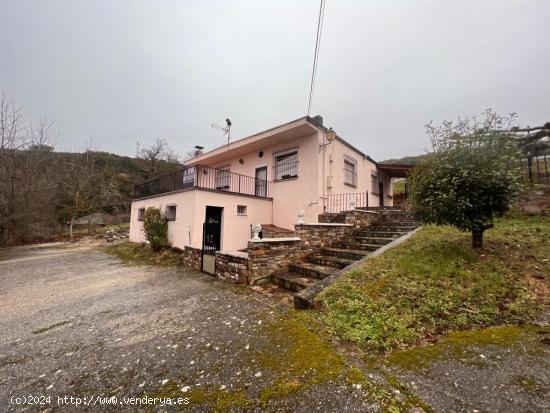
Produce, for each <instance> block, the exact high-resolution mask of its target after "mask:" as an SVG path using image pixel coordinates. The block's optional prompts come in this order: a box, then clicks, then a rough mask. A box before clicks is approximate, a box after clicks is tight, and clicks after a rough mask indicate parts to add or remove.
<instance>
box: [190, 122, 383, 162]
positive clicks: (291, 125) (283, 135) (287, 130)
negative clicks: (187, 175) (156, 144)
mask: <svg viewBox="0 0 550 413" xmlns="http://www.w3.org/2000/svg"><path fill="white" fill-rule="evenodd" d="M319 130H322V131H328V128H327V127H325V126H324V125H323V124H322V123H320V122H319V121H318V120H317V119H316V118H312V117H310V116H303V117H301V118H298V119H295V120H293V121H290V122H287V123H283V124H282V125H279V126H275V127H273V128H270V129H266V130H265V131H262V132H259V133H256V134H254V135H251V136H248V137H245V138H241V139H238V140H236V141H233V142H231V143H229V145H223V146H220V147H218V148H215V149H212V150H210V151H208V152H206V153H204V154H202V155H199V156H196V157H194V158H192V159H189V160H187V161H185V162H184V165H186V166H191V165H197V164H200V163H201V162H204V161H206V160H208V161H209V162H210V163H213V162H214V163H216V162H218V161H220V162H222V161H223V160H226V159H227V158H229V157H233V156H238V155H239V154H241V153H245V152H249V151H251V150H257V149H261V148H264V147H266V146H270V145H271V144H276V143H283V142H285V141H291V140H292V139H295V138H298V137H301V136H304V135H306V134H308V133H313V132H315V131H319ZM336 139H337V140H338V141H339V142H341V143H342V144H344V145H346V146H347V147H349V148H350V149H352V150H354V151H355V152H357V153H358V154H360V155H362V156H363V157H364V158H365V159H368V160H369V161H371V162H372V163H374V164H375V165H377V162H376V161H375V160H374V159H372V158H371V157H370V156H368V155H366V154H365V153H363V152H362V151H360V150H359V149H357V148H355V147H354V146H353V145H351V144H350V143H349V142H347V141H346V140H344V139H343V138H342V137H340V136H338V135H336Z"/></svg>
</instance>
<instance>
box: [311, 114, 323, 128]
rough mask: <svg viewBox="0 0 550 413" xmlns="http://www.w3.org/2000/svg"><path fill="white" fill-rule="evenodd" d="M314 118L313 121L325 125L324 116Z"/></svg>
mask: <svg viewBox="0 0 550 413" xmlns="http://www.w3.org/2000/svg"><path fill="white" fill-rule="evenodd" d="M312 120H313V122H315V123H317V124H319V125H321V126H323V117H322V116H321V115H317V116H314V117H313V118H312Z"/></svg>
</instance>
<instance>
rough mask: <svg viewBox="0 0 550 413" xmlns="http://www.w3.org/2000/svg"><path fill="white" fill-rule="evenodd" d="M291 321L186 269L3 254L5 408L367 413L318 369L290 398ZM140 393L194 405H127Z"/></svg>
mask: <svg viewBox="0 0 550 413" xmlns="http://www.w3.org/2000/svg"><path fill="white" fill-rule="evenodd" d="M283 313H284V311H281V309H279V308H277V304H276V303H275V302H273V301H270V300H269V299H268V298H267V297H263V296H261V295H259V294H257V293H255V292H253V291H251V290H249V289H244V288H242V287H237V286H233V285H231V284H229V283H227V282H222V281H218V280H216V279H213V278H210V277H208V276H206V275H204V274H199V273H194V272H189V271H185V270H183V269H181V268H174V267H172V268H156V267H155V268H153V267H128V266H125V265H123V264H121V263H120V262H119V261H118V260H117V259H116V258H113V257H111V256H109V255H107V254H105V253H103V252H101V251H98V250H94V249H91V248H87V249H86V248H74V247H68V246H67V245H64V244H56V245H50V246H42V247H19V248H14V249H4V250H0V330H1V331H2V336H1V338H0V411H58V410H64V411H86V410H93V411H120V410H121V409H122V410H127V411H165V410H167V411H178V410H181V409H184V410H186V411H201V412H202V411H209V410H211V409H215V410H216V411H223V410H231V411H242V410H246V411H266V410H267V411H302V412H311V411H323V412H327V411H335V412H336V411H365V409H366V408H369V406H367V405H366V404H365V402H364V401H363V400H362V398H361V397H360V395H358V394H357V391H356V390H357V389H356V388H354V387H353V386H351V385H349V384H348V383H347V382H346V381H345V380H344V379H343V378H342V377H340V376H339V375H338V374H328V375H327V377H322V378H321V377H318V376H315V372H313V373H308V374H313V376H312V377H313V378H314V379H312V380H310V382H309V384H310V385H305V386H302V385H301V384H300V387H299V390H300V391H287V390H288V389H290V390H292V383H291V384H290V385H289V386H290V387H285V386H287V383H285V382H283V381H281V380H284V379H288V376H285V374H286V373H287V372H286V370H285V371H283V370H282V369H281V366H284V365H285V354H286V355H288V356H289V357H290V356H292V354H291V353H292V352H293V351H294V352H295V351H296V348H294V347H292V346H294V345H295V344H296V338H295V337H291V335H292V334H293V333H292V332H289V331H284V329H280V328H278V327H277V326H278V325H281V323H280V318H281V317H288V315H284V314H283ZM283 325H286V324H283ZM274 326H275V327H274ZM275 343H277V344H275ZM285 351H286V352H287V353H285ZM327 351H329V350H327ZM272 355H273V358H272V359H270V357H271V356H272ZM306 356H307V354H306ZM289 363H291V361H290V360H289ZM335 369H336V370H338V368H336V367H335ZM283 373H284V374H283ZM292 380H295V379H292ZM300 380H301V379H300ZM302 382H306V383H308V382H307V377H306V378H304V380H303V381H302ZM300 383H301V382H300ZM266 389H271V390H272V391H271V392H269V391H266ZM275 390H277V391H279V390H282V391H281V395H282V396H284V397H279V396H280V395H279V394H277V391H275ZM28 396H33V397H32V398H28ZM48 396H49V397H50V398H49V399H48ZM65 396H67V398H65ZM70 396H73V397H74V398H76V397H78V398H80V400H79V401H78V400H77V399H73V400H72V403H73V404H68V403H70V402H71V401H70V399H69V398H70ZM112 396H115V397H116V399H114V398H111V399H109V398H110V397H112ZM142 396H150V397H158V398H159V399H161V398H164V397H170V398H171V399H174V400H175V399H176V398H182V399H185V398H186V397H187V396H189V398H190V402H189V404H185V400H183V401H182V400H179V403H180V404H179V405H177V406H171V405H170V406H164V407H162V406H160V405H159V402H155V403H153V404H146V405H140V406H139V407H136V405H132V406H128V405H126V404H125V403H126V402H129V400H125V401H124V402H123V401H122V400H123V398H124V397H142ZM14 397H15V398H14ZM17 397H18V399H17ZM24 397H27V399H24ZM260 398H262V400H260ZM106 400H107V401H106ZM115 400H116V402H117V403H118V405H117V406H116V407H115V406H112V405H108V404H107V405H106V404H105V403H111V402H114V401H115ZM29 402H33V403H35V404H33V405H30V404H29ZM77 402H79V403H81V405H80V406H79V407H78V408H77V407H75V405H74V403H77ZM175 402H178V400H175ZM14 403H20V404H14ZM36 403H39V404H38V405H36ZM40 403H42V404H40ZM90 403H92V404H94V403H95V406H93V408H92V407H90V406H89V404H90ZM181 403H184V404H181ZM61 404H62V405H64V406H65V407H64V408H63V409H60V408H59V406H60V405H61Z"/></svg>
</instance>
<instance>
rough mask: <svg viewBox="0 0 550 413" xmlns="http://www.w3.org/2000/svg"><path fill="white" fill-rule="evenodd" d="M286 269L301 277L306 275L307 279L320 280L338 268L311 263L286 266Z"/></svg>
mask: <svg viewBox="0 0 550 413" xmlns="http://www.w3.org/2000/svg"><path fill="white" fill-rule="evenodd" d="M288 269H289V270H290V271H291V272H295V273H298V274H301V275H307V276H308V277H314V278H318V279H320V280H322V279H323V278H326V277H328V276H329V275H331V274H333V273H335V272H336V271H338V268H335V267H331V266H328V265H319V264H312V263H311V262H300V263H296V264H290V265H289V266H288Z"/></svg>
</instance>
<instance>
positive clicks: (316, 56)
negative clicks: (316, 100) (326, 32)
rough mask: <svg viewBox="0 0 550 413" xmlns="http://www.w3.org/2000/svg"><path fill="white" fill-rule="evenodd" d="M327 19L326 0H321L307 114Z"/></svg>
mask: <svg viewBox="0 0 550 413" xmlns="http://www.w3.org/2000/svg"><path fill="white" fill-rule="evenodd" d="M324 19H325V0H321V4H320V6H319V20H318V22H317V37H316V39H315V52H314V53H313V69H312V71H311V84H310V86H309V102H308V105H307V115H308V116H309V115H310V114H311V102H312V101H313V90H314V88H315V77H316V74H317V60H318V59H319V49H320V47H321V33H322V30H323V20H324Z"/></svg>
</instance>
